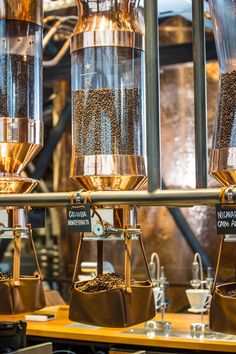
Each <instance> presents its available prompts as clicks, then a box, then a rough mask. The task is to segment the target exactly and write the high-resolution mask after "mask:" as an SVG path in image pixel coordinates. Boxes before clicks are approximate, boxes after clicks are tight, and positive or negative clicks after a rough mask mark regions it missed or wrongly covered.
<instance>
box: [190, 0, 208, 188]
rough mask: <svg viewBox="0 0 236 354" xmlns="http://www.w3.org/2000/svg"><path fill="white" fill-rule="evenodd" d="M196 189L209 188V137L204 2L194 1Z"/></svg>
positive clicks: (201, 0)
mask: <svg viewBox="0 0 236 354" xmlns="http://www.w3.org/2000/svg"><path fill="white" fill-rule="evenodd" d="M192 15H193V63H194V116H195V164H196V188H204V187H207V182H208V178H207V177H208V171H207V169H208V148H207V142H208V135H207V104H206V45H205V28H204V1H203V0H192Z"/></svg>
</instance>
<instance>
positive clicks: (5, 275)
mask: <svg viewBox="0 0 236 354" xmlns="http://www.w3.org/2000/svg"><path fill="white" fill-rule="evenodd" d="M11 278H12V275H10V274H8V273H3V272H0V280H8V279H11Z"/></svg>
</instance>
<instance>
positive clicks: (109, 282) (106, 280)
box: [79, 273, 139, 293]
mask: <svg viewBox="0 0 236 354" xmlns="http://www.w3.org/2000/svg"><path fill="white" fill-rule="evenodd" d="M131 285H139V283H138V282H137V281H135V280H134V279H131ZM124 287H125V277H124V275H122V274H119V273H107V274H102V275H97V276H96V278H94V279H92V280H89V281H88V282H87V283H85V284H84V285H82V286H79V289H80V291H83V292H86V293H93V292H98V291H102V290H110V289H115V288H124Z"/></svg>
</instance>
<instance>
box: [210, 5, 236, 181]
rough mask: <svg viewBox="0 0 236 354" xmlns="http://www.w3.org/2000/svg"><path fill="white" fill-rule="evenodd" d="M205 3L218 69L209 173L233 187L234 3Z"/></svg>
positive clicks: (235, 137) (235, 124)
mask: <svg viewBox="0 0 236 354" xmlns="http://www.w3.org/2000/svg"><path fill="white" fill-rule="evenodd" d="M209 3H210V9H211V16H212V23H213V29H214V35H215V41H216V47H217V55H218V60H219V65H220V78H219V91H218V108H217V118H216V126H215V132H214V138H213V149H212V154H211V160H210V173H211V175H212V176H214V177H215V178H216V179H217V180H218V181H219V182H220V183H221V184H222V185H225V186H228V185H231V184H235V183H236V45H235V38H236V31H235V28H236V17H235V14H236V1H235V0H232V1H228V0H209Z"/></svg>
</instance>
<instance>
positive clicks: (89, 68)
mask: <svg viewBox="0 0 236 354" xmlns="http://www.w3.org/2000/svg"><path fill="white" fill-rule="evenodd" d="M84 67H85V69H86V70H91V67H92V64H89V63H87V64H85V66H84Z"/></svg>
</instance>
